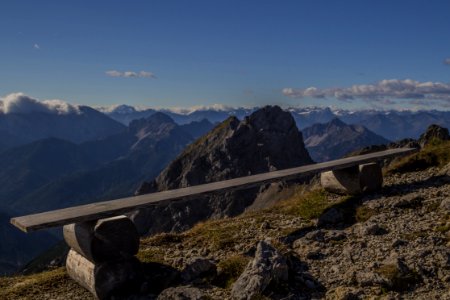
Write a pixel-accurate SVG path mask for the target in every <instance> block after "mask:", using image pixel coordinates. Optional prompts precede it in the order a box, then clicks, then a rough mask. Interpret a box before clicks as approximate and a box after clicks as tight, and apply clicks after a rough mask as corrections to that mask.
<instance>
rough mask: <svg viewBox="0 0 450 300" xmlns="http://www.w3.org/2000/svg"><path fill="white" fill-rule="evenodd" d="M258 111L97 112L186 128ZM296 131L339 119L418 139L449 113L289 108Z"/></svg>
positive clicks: (448, 119)
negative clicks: (166, 119) (155, 117)
mask: <svg viewBox="0 0 450 300" xmlns="http://www.w3.org/2000/svg"><path fill="white" fill-rule="evenodd" d="M257 109H258V107H253V108H231V107H226V106H213V107H200V108H192V109H185V110H180V109H172V110H171V109H160V110H158V109H139V108H136V107H133V106H129V105H119V106H114V107H109V108H106V107H103V108H100V110H101V111H102V112H103V113H105V114H106V115H108V116H110V117H111V118H113V119H115V120H117V121H119V122H121V123H123V124H128V123H129V122H130V121H131V120H133V119H137V118H141V117H143V116H149V115H151V114H153V113H155V112H156V111H161V112H164V113H165V114H167V115H169V116H170V117H171V118H172V119H173V120H174V121H175V122H176V123H179V124H185V123H189V122H192V121H200V120H202V119H207V120H209V121H210V122H211V123H217V122H221V121H223V120H225V119H227V118H228V117H229V116H236V117H237V118H239V119H242V118H243V117H245V116H248V115H249V114H251V113H252V112H253V111H255V110H257ZM286 110H288V111H289V112H291V114H292V116H293V118H294V120H295V122H296V123H297V127H298V128H299V129H304V128H306V127H309V126H312V125H314V124H317V123H327V122H330V121H331V120H333V119H334V118H339V119H340V120H341V121H343V122H345V123H347V124H355V125H363V126H365V127H366V128H367V129H369V130H371V131H372V132H374V133H375V134H378V135H381V136H383V137H384V138H386V139H388V140H392V141H394V140H400V139H404V138H415V139H416V138H418V137H419V136H420V134H421V133H423V132H424V131H425V130H426V128H427V127H428V126H429V125H430V124H437V125H440V126H443V127H450V111H436V110H428V111H397V110H386V111H380V110H356V111H352V110H344V109H332V108H329V107H290V108H287V109H286Z"/></svg>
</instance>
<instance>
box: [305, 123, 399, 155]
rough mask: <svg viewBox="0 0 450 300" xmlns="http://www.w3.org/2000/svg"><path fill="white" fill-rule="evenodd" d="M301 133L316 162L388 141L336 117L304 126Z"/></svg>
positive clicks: (360, 126)
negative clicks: (328, 120) (325, 121)
mask: <svg viewBox="0 0 450 300" xmlns="http://www.w3.org/2000/svg"><path fill="white" fill-rule="evenodd" d="M302 133H303V137H304V139H305V145H306V148H307V149H308V152H309V153H310V155H311V157H312V158H313V159H314V161H316V162H323V161H328V160H333V159H338V158H341V157H343V156H344V155H345V154H347V153H350V152H352V151H355V150H358V149H361V148H363V147H366V146H371V145H382V144H387V143H389V142H390V141H389V140H387V139H385V138H384V137H382V136H380V135H377V134H375V133H373V132H372V131H370V130H369V129H367V128H366V127H364V126H362V125H347V124H345V123H344V122H342V121H341V120H339V119H338V118H334V119H333V120H331V121H330V122H327V123H318V124H314V125H312V126H310V127H307V128H304V129H303V130H302Z"/></svg>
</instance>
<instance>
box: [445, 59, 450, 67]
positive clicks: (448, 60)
mask: <svg viewBox="0 0 450 300" xmlns="http://www.w3.org/2000/svg"><path fill="white" fill-rule="evenodd" d="M444 65H449V66H450V57H449V58H446V59H444Z"/></svg>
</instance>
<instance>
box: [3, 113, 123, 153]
mask: <svg viewBox="0 0 450 300" xmlns="http://www.w3.org/2000/svg"><path fill="white" fill-rule="evenodd" d="M0 128H1V130H0V141H2V143H3V144H4V145H5V146H7V147H9V148H10V147H14V146H18V145H22V144H26V143H30V142H33V141H36V140H40V139H44V138H49V137H55V138H60V139H64V140H68V141H71V142H74V143H81V142H84V141H88V140H94V139H98V138H101V137H106V136H108V135H111V134H114V133H117V132H119V131H122V130H123V129H124V128H125V127H124V126H123V125H122V124H120V123H118V122H117V121H115V120H113V119H111V118H109V117H107V116H105V115H104V114H102V113H100V112H98V111H96V110H95V109H92V108H90V107H88V106H80V107H79V110H78V111H76V112H70V113H67V114H56V113H47V112H27V113H1V112H0Z"/></svg>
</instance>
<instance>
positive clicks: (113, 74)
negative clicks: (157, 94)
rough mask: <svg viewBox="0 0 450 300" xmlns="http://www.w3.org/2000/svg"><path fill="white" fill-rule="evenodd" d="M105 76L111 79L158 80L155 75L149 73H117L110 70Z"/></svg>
mask: <svg viewBox="0 0 450 300" xmlns="http://www.w3.org/2000/svg"><path fill="white" fill-rule="evenodd" d="M105 74H106V75H107V76H110V77H125V78H156V76H155V74H153V73H152V72H148V71H140V72H134V71H125V72H121V71H117V70H109V71H106V72H105Z"/></svg>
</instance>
